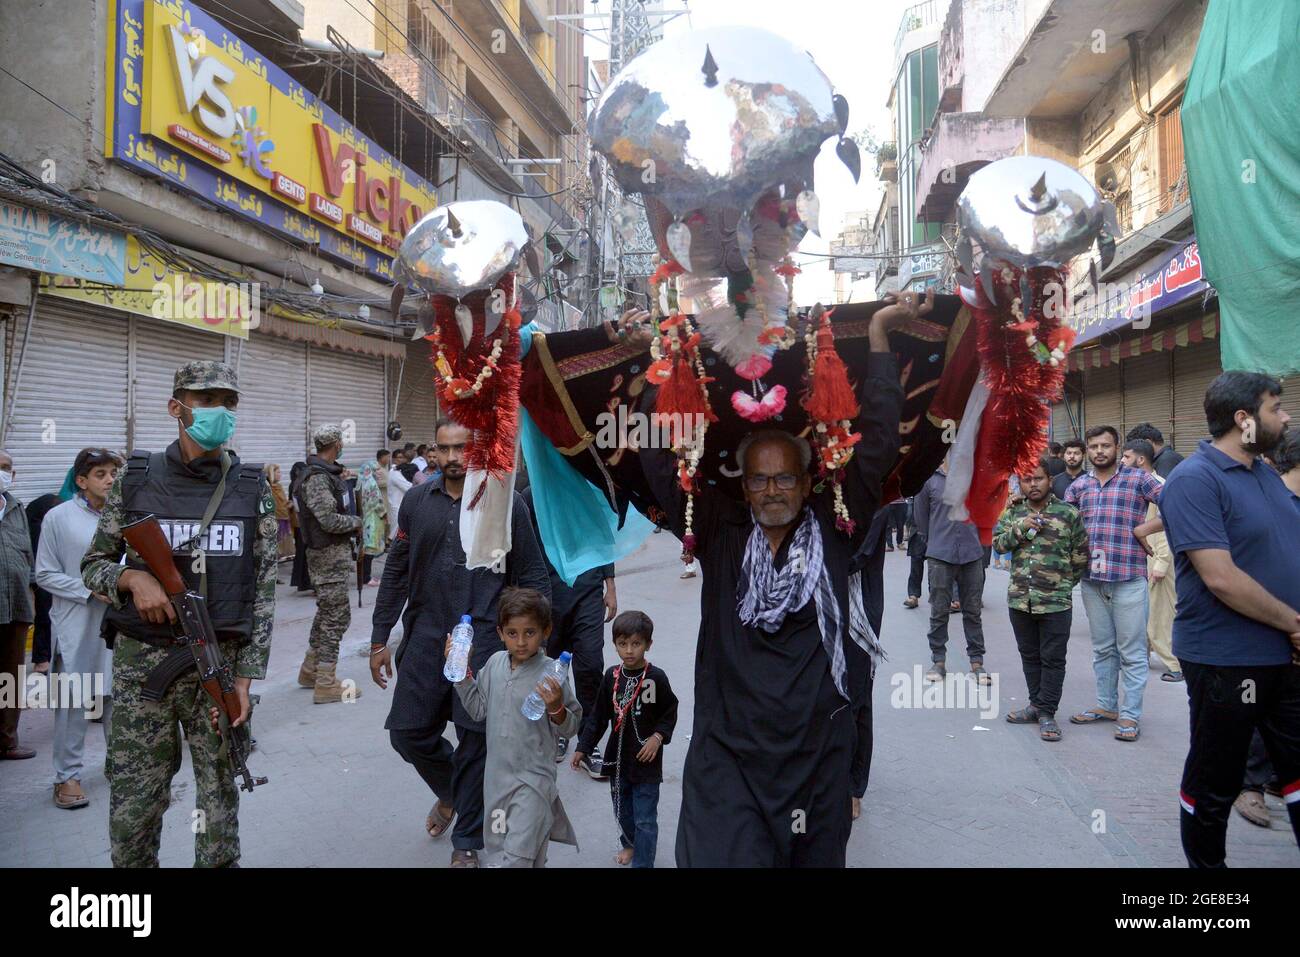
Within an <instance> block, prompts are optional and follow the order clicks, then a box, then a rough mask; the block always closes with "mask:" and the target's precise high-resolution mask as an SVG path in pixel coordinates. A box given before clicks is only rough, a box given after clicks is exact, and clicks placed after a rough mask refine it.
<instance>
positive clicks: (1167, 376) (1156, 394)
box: [1119, 352, 1174, 442]
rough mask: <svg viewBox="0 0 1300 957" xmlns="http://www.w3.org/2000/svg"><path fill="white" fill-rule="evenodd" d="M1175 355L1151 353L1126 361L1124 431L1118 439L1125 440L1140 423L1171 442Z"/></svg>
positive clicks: (1122, 371)
mask: <svg viewBox="0 0 1300 957" xmlns="http://www.w3.org/2000/svg"><path fill="white" fill-rule="evenodd" d="M1173 364H1174V355H1173V352H1152V353H1149V354H1147V355H1142V356H1136V357H1134V358H1132V359H1126V360H1125V361H1124V362H1123V363H1122V364H1121V366H1120V376H1121V378H1122V379H1123V382H1124V427H1123V428H1122V429H1120V432H1119V435H1120V438H1121V439H1123V438H1124V436H1126V435H1128V430H1129V429H1131V428H1133V426H1135V425H1137V424H1138V423H1139V422H1150V423H1151V424H1152V425H1154V426H1155V427H1156V428H1157V429H1159V430H1160V434H1161V435H1163V436H1164V437H1165V441H1166V442H1168V441H1169V433H1170V430H1171V428H1172V424H1171V423H1172V418H1171V416H1172V415H1173V394H1172V391H1171V383H1170V380H1171V377H1172V373H1173Z"/></svg>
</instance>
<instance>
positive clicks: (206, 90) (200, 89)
mask: <svg viewBox="0 0 1300 957" xmlns="http://www.w3.org/2000/svg"><path fill="white" fill-rule="evenodd" d="M167 30H168V32H169V33H170V34H171V41H172V43H171V47H172V65H173V66H174V67H175V68H176V79H177V85H178V86H179V87H180V91H181V99H182V101H183V102H184V106H185V112H186V113H190V114H193V116H194V118H195V119H197V120H198V121H199V123H200V124H201V125H202V126H203V128H204V129H206V130H207V131H208V132H210V133H212V134H213V135H214V136H216V137H218V138H219V139H223V140H224V139H228V138H229V137H231V136H234V134H235V107H234V104H233V103H231V102H230V97H228V96H226V94H225V92H224V91H223V90H222V89H221V85H222V84H225V83H230V82H231V81H233V80H234V79H235V71H234V70H232V69H231V68H230V67H228V66H226V65H225V64H224V63H221V62H219V61H218V60H217V59H216V58H215V57H210V56H196V55H195V53H194V52H191V50H190V48H189V47H190V44H189V42H188V40H187V39H186V37H185V35H184V34H182V33H181V31H180V29H179V28H178V27H177V26H176V25H175V24H170V25H168V27H167ZM198 49H199V48H198V47H196V48H195V51H197V50H198ZM214 108H215V109H214Z"/></svg>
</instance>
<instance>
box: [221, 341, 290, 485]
mask: <svg viewBox="0 0 1300 957" xmlns="http://www.w3.org/2000/svg"><path fill="white" fill-rule="evenodd" d="M235 355H236V358H237V360H238V365H237V369H238V372H239V387H240V393H239V425H238V426H237V427H236V428H235V441H234V446H235V449H236V451H238V452H239V457H240V459H241V460H242V461H245V462H261V463H262V464H266V463H267V462H274V463H275V464H276V465H278V466H280V483H281V484H282V485H283V486H284V488H285V491H288V489H289V471H290V470H291V469H292V468H293V463H294V462H301V461H303V460H304V459H305V458H306V457H307V346H306V345H305V344H304V343H301V342H289V341H286V340H284V339H276V338H274V337H272V336H268V335H264V334H261V333H259V332H257V330H252V331H251V332H250V333H249V337H248V340H247V341H245V342H242V343H239V345H238V346H237V351H236V353H235Z"/></svg>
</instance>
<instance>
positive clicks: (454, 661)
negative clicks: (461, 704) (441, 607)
mask: <svg viewBox="0 0 1300 957" xmlns="http://www.w3.org/2000/svg"><path fill="white" fill-rule="evenodd" d="M472 620H473V619H471V618H470V616H469V615H461V616H460V624H459V625H457V626H456V627H455V628H453V629H452V630H451V654H449V655H448V656H447V663H446V664H444V665H443V666H442V674H443V677H444V678H446V679H447V680H448V681H450V682H452V683H453V684H455V683H456V682H457V681H463V680H464V678H465V675H466V674H467V673H468V672H469V646H470V645H471V644H473V642H474V626H473V624H471V622H472Z"/></svg>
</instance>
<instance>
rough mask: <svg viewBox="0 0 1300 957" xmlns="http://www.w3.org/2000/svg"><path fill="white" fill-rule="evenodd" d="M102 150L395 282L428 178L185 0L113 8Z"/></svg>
mask: <svg viewBox="0 0 1300 957" xmlns="http://www.w3.org/2000/svg"><path fill="white" fill-rule="evenodd" d="M109 22H110V24H111V27H110V29H111V31H112V35H111V36H110V43H109V51H110V52H109V62H110V64H111V70H110V72H111V77H110V79H111V80H112V90H111V95H110V96H109V97H108V98H107V101H108V117H107V120H108V123H107V127H108V130H109V136H108V137H107V140H106V142H105V154H106V155H107V156H110V157H112V158H114V159H116V160H118V161H120V162H122V163H125V164H127V165H128V166H132V167H134V168H135V169H137V170H140V171H141V172H145V173H147V174H149V175H152V176H156V177H161V178H163V179H165V180H167V181H168V182H170V183H171V184H172V185H174V186H176V187H178V188H180V189H182V190H185V191H188V192H191V193H196V194H198V195H199V196H202V197H203V198H204V199H206V200H208V201H210V202H213V203H215V204H217V205H218V206H220V207H223V208H224V209H226V210H227V211H228V212H230V213H232V214H234V215H237V216H241V217H245V218H248V219H253V220H256V221H258V222H260V223H262V224H264V225H266V226H269V227H270V228H272V229H273V230H275V231H276V232H278V233H280V234H282V235H284V236H285V237H287V238H290V239H294V240H298V241H300V242H301V241H305V242H308V243H313V244H318V245H319V248H320V251H321V252H322V253H323V254H326V255H329V256H332V257H334V258H336V259H339V260H341V261H343V262H345V263H347V264H349V265H356V266H361V267H363V268H365V269H366V270H367V271H368V272H369V273H371V274H372V275H373V276H375V277H377V278H380V279H383V280H391V279H392V256H393V254H394V253H395V251H396V250H397V247H398V246H399V245H400V244H401V241H402V237H403V236H405V235H406V232H407V230H409V229H410V228H411V227H412V226H413V225H415V223H416V222H417V221H418V220H419V219H420V217H421V216H423V215H424V214H425V213H426V212H428V211H430V210H431V209H433V208H434V206H436V205H437V198H436V196H435V194H434V189H433V186H432V184H430V183H429V182H428V181H427V180H425V179H424V178H423V177H420V176H418V175H416V174H415V173H414V172H413V171H412V170H410V169H408V168H407V167H405V166H403V165H401V164H400V163H398V162H397V160H396V159H395V158H394V157H393V156H391V155H389V154H388V153H387V152H385V151H384V150H383V149H381V148H380V147H379V145H378V144H376V143H375V142H374V141H373V140H370V139H369V138H367V137H366V136H363V135H362V134H361V133H360V132H358V131H357V130H356V128H355V127H353V126H352V125H350V124H349V123H347V122H346V121H344V119H343V118H342V117H341V116H339V115H338V114H337V113H335V112H334V111H333V110H331V109H330V108H329V107H327V106H325V104H324V103H322V102H321V101H320V100H319V99H317V98H316V97H315V96H314V95H313V94H311V93H309V92H308V91H307V90H306V89H305V88H304V87H303V86H302V85H301V84H299V83H297V82H296V81H295V80H294V79H293V78H292V77H290V76H289V75H288V74H287V73H285V72H284V71H283V70H281V69H280V68H279V67H277V66H275V65H274V64H272V63H270V62H269V61H267V60H266V59H265V58H264V57H262V56H261V55H260V54H258V53H257V52H256V51H255V50H253V49H251V48H250V47H247V46H245V44H244V42H243V40H242V39H241V38H239V37H237V36H234V35H233V34H231V33H229V32H228V31H227V30H226V29H225V28H224V27H222V26H221V25H220V24H219V23H218V22H217V21H215V20H213V19H212V18H211V17H209V16H208V15H207V14H205V13H204V12H203V11H202V10H200V9H199V8H198V7H196V6H194V5H193V4H191V3H188V2H185V0H116V2H115V3H113V4H111V5H110V18H109Z"/></svg>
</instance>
